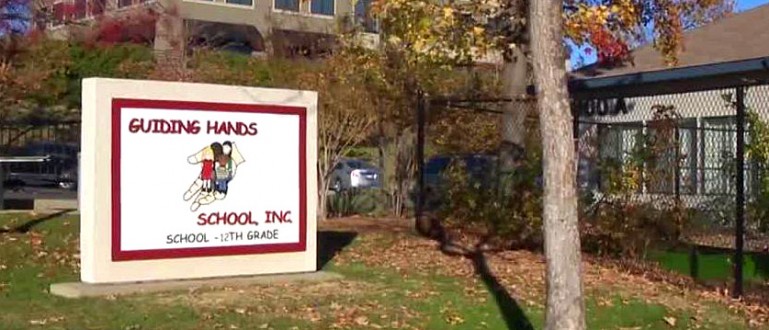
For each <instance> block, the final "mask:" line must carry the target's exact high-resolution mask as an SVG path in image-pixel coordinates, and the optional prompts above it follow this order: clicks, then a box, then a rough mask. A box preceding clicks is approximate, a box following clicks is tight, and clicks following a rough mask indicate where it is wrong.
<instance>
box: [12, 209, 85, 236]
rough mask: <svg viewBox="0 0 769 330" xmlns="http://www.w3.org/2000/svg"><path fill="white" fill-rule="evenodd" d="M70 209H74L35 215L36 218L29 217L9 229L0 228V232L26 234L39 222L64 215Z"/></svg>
mask: <svg viewBox="0 0 769 330" xmlns="http://www.w3.org/2000/svg"><path fill="white" fill-rule="evenodd" d="M72 211H74V210H63V211H59V212H56V213H51V214H46V215H43V216H40V217H37V218H34V219H30V220H29V221H27V222H25V223H23V224H21V225H18V226H16V227H13V228H11V229H0V234H8V233H13V234H26V233H28V232H29V231H30V230H32V228H34V227H35V226H37V225H39V224H41V223H44V222H46V221H49V220H53V219H56V218H58V217H60V216H62V215H65V214H67V213H69V212H72Z"/></svg>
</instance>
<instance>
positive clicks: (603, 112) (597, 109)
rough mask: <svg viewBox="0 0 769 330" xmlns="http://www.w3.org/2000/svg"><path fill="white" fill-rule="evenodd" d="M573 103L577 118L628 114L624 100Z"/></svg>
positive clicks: (594, 100)
mask: <svg viewBox="0 0 769 330" xmlns="http://www.w3.org/2000/svg"><path fill="white" fill-rule="evenodd" d="M573 103H574V104H573V105H572V107H574V108H575V109H577V111H578V112H577V113H578V115H579V116H588V117H590V116H608V115H612V116H616V115H621V114H622V115H624V114H627V113H628V106H627V103H626V102H625V99H624V98H618V99H588V100H575V101H573Z"/></svg>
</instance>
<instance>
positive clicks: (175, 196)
mask: <svg viewBox="0 0 769 330" xmlns="http://www.w3.org/2000/svg"><path fill="white" fill-rule="evenodd" d="M306 116H307V109H305V108H301V107H290V106H274V105H256V104H231V103H203V102H182V101H160V100H139V99H113V100H112V141H111V143H112V171H111V172H112V260H113V261H128V260H148V259H166V258H186V257H211V256H228V255H243V254H264V253H278V252H300V251H305V250H306V240H307V219H306V214H307V160H306V159H307V121H306V119H307V118H306Z"/></svg>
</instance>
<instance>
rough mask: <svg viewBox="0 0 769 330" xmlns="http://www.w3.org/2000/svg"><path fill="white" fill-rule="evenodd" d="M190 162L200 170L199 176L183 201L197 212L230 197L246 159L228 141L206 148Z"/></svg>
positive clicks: (191, 157) (193, 156)
mask: <svg viewBox="0 0 769 330" xmlns="http://www.w3.org/2000/svg"><path fill="white" fill-rule="evenodd" d="M187 162H188V163H190V164H191V165H199V166H200V167H201V169H200V174H199V175H198V177H197V178H196V179H195V181H193V182H192V184H191V185H190V187H189V189H187V191H186V192H185V193H184V200H185V201H190V200H191V201H192V204H191V205H190V210H191V211H192V212H195V211H197V210H198V208H200V206H202V205H209V204H211V203H213V202H215V201H217V200H222V199H224V198H225V197H227V191H228V188H229V183H230V181H232V179H233V178H234V177H235V173H236V169H237V167H238V166H239V165H240V164H242V163H243V162H245V159H243V156H242V155H241V154H240V151H239V150H238V147H237V146H236V145H235V143H234V142H230V141H225V142H223V143H219V142H214V143H212V144H211V145H209V146H206V147H205V148H203V149H201V150H200V151H198V152H197V153H195V154H194V155H191V156H189V157H188V158H187Z"/></svg>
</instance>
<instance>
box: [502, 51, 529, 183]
mask: <svg viewBox="0 0 769 330" xmlns="http://www.w3.org/2000/svg"><path fill="white" fill-rule="evenodd" d="M528 71H529V65H528V62H527V59H526V55H525V54H524V52H523V49H521V47H520V46H519V47H516V48H514V49H513V50H512V55H511V56H510V58H509V59H506V60H505V63H504V67H503V71H502V81H503V83H504V91H505V97H506V98H509V99H512V100H513V101H512V102H508V103H506V105H505V108H504V114H503V115H502V118H501V121H502V122H501V127H500V130H501V133H502V148H501V150H500V155H499V156H500V157H499V159H500V168H501V170H502V171H503V172H510V171H512V170H514V169H515V167H516V166H517V165H518V162H519V161H520V160H521V158H522V157H523V155H524V152H525V148H526V142H525V140H526V127H525V124H526V116H527V115H528V112H529V111H528V110H529V108H528V107H529V104H528V103H526V102H522V101H520V98H521V97H522V96H524V95H526V86H527V85H528V77H529V72H528Z"/></svg>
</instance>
